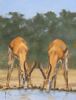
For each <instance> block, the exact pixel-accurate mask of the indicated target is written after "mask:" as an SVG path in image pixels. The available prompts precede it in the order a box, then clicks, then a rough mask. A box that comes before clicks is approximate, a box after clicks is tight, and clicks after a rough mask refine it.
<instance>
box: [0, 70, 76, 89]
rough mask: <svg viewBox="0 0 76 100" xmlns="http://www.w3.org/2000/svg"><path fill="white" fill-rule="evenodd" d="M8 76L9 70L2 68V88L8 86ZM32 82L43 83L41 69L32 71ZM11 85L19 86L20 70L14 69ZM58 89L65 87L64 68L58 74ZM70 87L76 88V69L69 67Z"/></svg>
mask: <svg viewBox="0 0 76 100" xmlns="http://www.w3.org/2000/svg"><path fill="white" fill-rule="evenodd" d="M6 77H7V70H0V88H5V87H6ZM31 78H32V84H33V86H42V85H43V81H44V79H43V76H42V74H41V72H40V70H39V69H37V68H36V69H35V70H34V71H33V73H32V76H31ZM10 87H18V70H17V69H14V70H13V72H12V76H11V81H10ZM56 87H57V88H58V89H65V80H64V77H63V74H62V70H59V72H58V75H57V85H56ZM69 87H70V89H72V90H76V70H74V69H69Z"/></svg>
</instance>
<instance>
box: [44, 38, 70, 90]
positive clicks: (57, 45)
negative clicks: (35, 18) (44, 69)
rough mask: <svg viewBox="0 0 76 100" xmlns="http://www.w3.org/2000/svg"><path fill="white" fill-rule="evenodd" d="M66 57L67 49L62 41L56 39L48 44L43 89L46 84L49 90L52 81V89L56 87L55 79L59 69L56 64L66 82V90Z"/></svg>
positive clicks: (67, 54)
mask: <svg viewBox="0 0 76 100" xmlns="http://www.w3.org/2000/svg"><path fill="white" fill-rule="evenodd" d="M68 56H69V51H68V47H67V45H66V43H65V42H64V41H63V40H61V39H56V40H54V41H53V42H52V43H50V44H49V47H48V58H49V69H48V75H47V76H46V80H45V81H44V85H43V87H44V86H45V85H46V84H47V83H48V86H49V89H50V88H51V86H52V82H53V81H54V88H55V87H56V77H57V72H58V68H59V66H58V64H59V63H61V64H62V70H63V75H64V79H65V82H66V88H67V89H68Z"/></svg>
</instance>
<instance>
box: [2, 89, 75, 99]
mask: <svg viewBox="0 0 76 100" xmlns="http://www.w3.org/2000/svg"><path fill="white" fill-rule="evenodd" d="M0 100H76V93H75V92H72V93H71V92H59V91H50V92H49V93H47V92H45V91H40V90H23V89H22V90H5V91H0Z"/></svg>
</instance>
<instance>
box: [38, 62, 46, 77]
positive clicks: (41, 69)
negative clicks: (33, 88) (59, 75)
mask: <svg viewBox="0 0 76 100" xmlns="http://www.w3.org/2000/svg"><path fill="white" fill-rule="evenodd" d="M42 67H43V66H42V64H40V66H39V69H40V71H41V73H42V76H43V77H44V79H46V75H45V73H44V71H43V68H42Z"/></svg>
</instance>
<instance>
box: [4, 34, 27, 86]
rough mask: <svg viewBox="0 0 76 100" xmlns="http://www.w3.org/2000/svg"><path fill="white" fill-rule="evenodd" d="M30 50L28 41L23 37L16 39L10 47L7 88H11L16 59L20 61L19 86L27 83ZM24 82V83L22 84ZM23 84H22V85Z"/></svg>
mask: <svg viewBox="0 0 76 100" xmlns="http://www.w3.org/2000/svg"><path fill="white" fill-rule="evenodd" d="M28 51H29V48H28V46H27V43H26V41H25V40H24V39H23V38H22V37H19V36H18V37H16V38H15V39H13V40H12V41H11V42H10V44H9V47H8V65H9V68H8V74H7V83H6V85H7V87H9V81H10V78H11V73H12V71H13V67H14V66H13V65H14V61H15V59H17V60H18V61H19V86H20V85H21V84H24V83H25V79H26V78H27V68H26V67H27V66H26V65H27V62H26V60H27V54H28ZM21 81H22V82H21ZM20 82H21V83H20Z"/></svg>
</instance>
